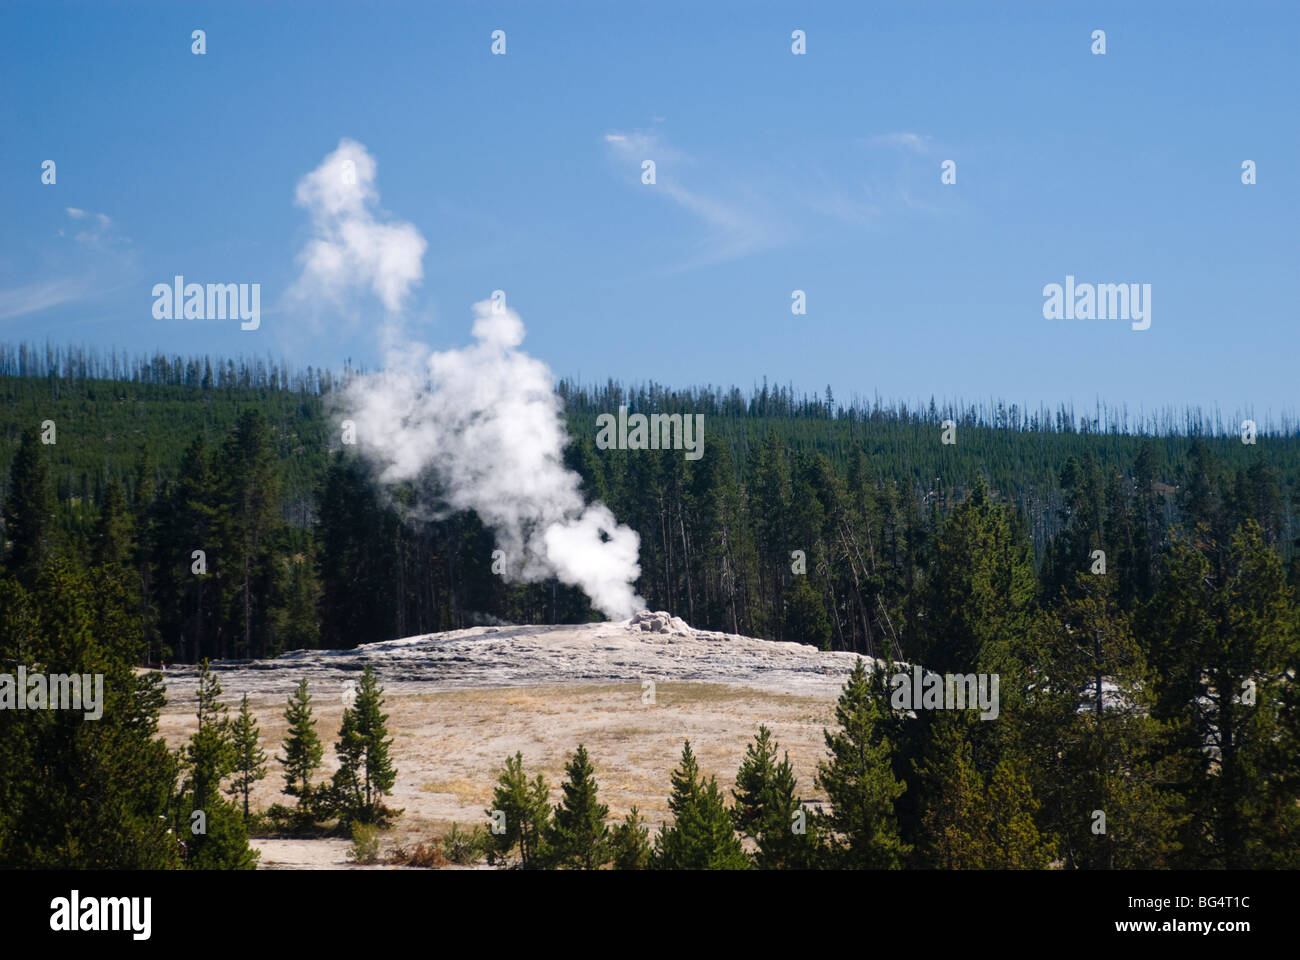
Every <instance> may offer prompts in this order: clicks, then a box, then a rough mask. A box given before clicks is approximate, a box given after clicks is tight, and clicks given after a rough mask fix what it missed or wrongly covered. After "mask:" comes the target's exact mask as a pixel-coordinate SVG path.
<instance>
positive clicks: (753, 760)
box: [731, 727, 817, 870]
mask: <svg viewBox="0 0 1300 960" xmlns="http://www.w3.org/2000/svg"><path fill="white" fill-rule="evenodd" d="M777 749H778V748H777V744H776V742H775V741H774V740H773V739H772V732H771V731H770V730H768V729H767V727H759V728H758V734H757V735H756V736H755V737H754V742H753V743H751V744H750V745H749V746H748V747H747V748H746V750H745V757H744V759H743V760H742V761H741V764H740V770H739V771H738V772H737V774H736V787H735V789H734V790H732V792H731V793H732V796H733V797H734V798H735V804H734V806H733V807H732V817H733V819H734V820H735V823H736V829H737V830H738V831H740V833H742V834H743V835H744V836H746V837H748V838H749V839H750V840H752V841H753V842H754V844H755V846H756V847H757V848H758V852H757V853H756V854H755V856H754V863H755V866H757V867H759V868H760V869H763V870H782V869H796V870H798V869H808V868H810V867H813V866H815V865H816V859H817V836H816V829H815V824H814V822H813V818H812V816H811V815H810V814H809V813H808V812H807V811H806V810H804V808H803V802H802V801H801V800H800V798H799V796H798V794H797V793H796V786H795V777H794V768H793V767H791V765H790V757H789V755H788V754H787V755H785V756H783V757H782V758H781V760H780V761H779V762H778V760H777Z"/></svg>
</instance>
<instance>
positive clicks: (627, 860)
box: [610, 805, 654, 870]
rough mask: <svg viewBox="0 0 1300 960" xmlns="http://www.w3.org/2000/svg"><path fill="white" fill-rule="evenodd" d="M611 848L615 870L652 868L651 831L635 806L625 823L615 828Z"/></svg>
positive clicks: (624, 820)
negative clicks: (644, 823)
mask: <svg viewBox="0 0 1300 960" xmlns="http://www.w3.org/2000/svg"><path fill="white" fill-rule="evenodd" d="M610 847H611V849H612V853H613V859H614V869H615V870H645V869H646V868H648V867H649V866H650V863H651V859H652V857H653V855H654V850H653V848H652V847H651V846H650V830H649V828H647V827H645V826H643V823H642V820H641V813H640V811H638V810H637V808H636V806H635V805H634V806H633V807H632V809H631V810H629V811H628V813H627V816H626V817H624V818H623V822H622V823H620V824H619V825H618V826H617V827H615V828H614V831H613V833H612V835H611V841H610Z"/></svg>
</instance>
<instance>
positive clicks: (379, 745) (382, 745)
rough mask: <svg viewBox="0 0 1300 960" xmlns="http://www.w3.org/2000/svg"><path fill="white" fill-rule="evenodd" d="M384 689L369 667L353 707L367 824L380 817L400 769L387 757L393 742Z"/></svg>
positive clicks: (362, 678) (366, 668) (362, 672)
mask: <svg viewBox="0 0 1300 960" xmlns="http://www.w3.org/2000/svg"><path fill="white" fill-rule="evenodd" d="M383 694H384V688H383V687H381V686H380V685H379V681H378V679H377V678H376V676H375V672H374V670H372V669H371V667H370V664H366V666H365V669H364V670H362V671H361V683H360V684H358V686H357V699H356V703H355V704H354V705H353V707H352V712H353V713H354V714H355V718H356V719H355V722H356V737H357V742H358V743H359V744H360V746H361V753H360V758H361V787H362V792H361V796H362V798H363V799H364V803H365V807H364V812H365V816H366V818H367V820H368V821H371V820H374V819H375V818H376V817H378V815H379V813H380V811H379V806H380V801H381V799H382V798H383V797H385V796H387V795H388V794H390V793H392V791H393V784H394V783H395V782H396V781H397V769H396V768H395V767H394V766H393V761H392V759H391V757H390V756H389V753H388V748H389V747H391V746H392V745H393V741H392V739H391V738H389V737H388V727H387V726H386V724H387V721H388V714H386V713H383V712H382V711H381V708H382V707H383V705H384V698H383Z"/></svg>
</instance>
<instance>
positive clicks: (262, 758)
mask: <svg viewBox="0 0 1300 960" xmlns="http://www.w3.org/2000/svg"><path fill="white" fill-rule="evenodd" d="M259 735H260V731H259V730H258V728H257V718H256V717H254V716H253V714H252V711H250V710H249V709H248V694H244V699H243V700H242V701H241V702H240V705H239V716H238V717H236V718H235V723H234V726H233V727H232V728H231V741H232V744H233V746H234V750H235V766H234V772H235V778H234V781H233V782H232V783H231V785H230V787H229V791H228V792H229V793H230V794H231V795H233V796H236V797H241V798H242V799H243V802H244V819H245V820H247V819H248V795H249V793H250V792H251V791H252V789H253V784H255V783H257V781H259V780H261V779H262V778H263V777H265V776H266V754H265V753H264V752H263V750H262V747H261V745H260V744H259V743H258V737H259Z"/></svg>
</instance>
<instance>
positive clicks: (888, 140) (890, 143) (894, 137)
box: [863, 131, 933, 153]
mask: <svg viewBox="0 0 1300 960" xmlns="http://www.w3.org/2000/svg"><path fill="white" fill-rule="evenodd" d="M863 142H864V143H866V144H868V145H870V146H873V147H894V148H896V149H899V150H910V151H911V152H912V153H929V152H930V148H931V145H932V143H933V139H932V138H931V137H929V136H928V135H926V134H923V133H911V132H909V131H899V132H897V133H881V134H877V135H876V136H874V137H867V138H866V139H865V140H864V141H863Z"/></svg>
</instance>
